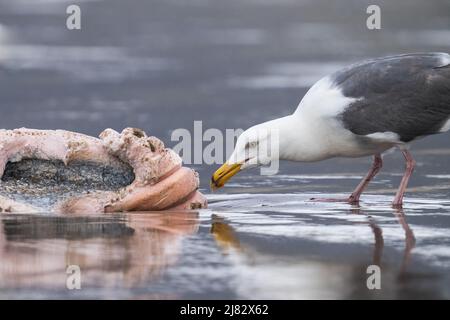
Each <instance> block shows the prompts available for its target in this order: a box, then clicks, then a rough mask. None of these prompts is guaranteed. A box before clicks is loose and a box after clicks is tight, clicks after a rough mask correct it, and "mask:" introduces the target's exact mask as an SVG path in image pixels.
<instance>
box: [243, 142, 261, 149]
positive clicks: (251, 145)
mask: <svg viewBox="0 0 450 320" xmlns="http://www.w3.org/2000/svg"><path fill="white" fill-rule="evenodd" d="M257 145H258V141H251V142H247V143H246V144H245V149H249V148H254V147H256V146H257Z"/></svg>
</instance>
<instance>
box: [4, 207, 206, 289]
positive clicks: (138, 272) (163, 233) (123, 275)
mask: <svg viewBox="0 0 450 320" xmlns="http://www.w3.org/2000/svg"><path fill="white" fill-rule="evenodd" d="M197 229H198V213H197V212H193V211H179V212H172V211H168V212H164V213H149V214H137V213H136V214H126V215H110V216H89V217H86V216H85V217H82V216H77V215H71V216H41V215H27V216H24V215H14V216H11V215H9V216H4V217H3V221H2V222H0V258H1V261H2V263H1V264H0V284H1V287H2V289H14V288H22V289H23V288H28V289H32V288H33V287H35V288H39V289H40V290H41V289H42V290H63V292H67V291H66V290H67V289H66V280H67V277H68V275H67V274H66V268H67V266H69V265H77V266H79V267H80V270H81V286H82V289H83V290H82V293H81V294H83V293H86V294H88V292H89V290H90V289H92V290H95V289H96V288H113V287H130V288H138V287H139V285H143V286H145V285H148V281H151V280H153V279H156V278H158V277H160V276H161V275H162V273H163V272H164V270H165V268H167V267H168V266H169V265H172V264H174V263H175V262H176V261H177V258H178V256H179V255H180V253H181V240H182V238H183V237H184V236H187V235H191V234H194V233H196V232H197ZM47 294H48V292H47ZM98 294H99V293H98V292H97V293H95V295H96V296H98ZM106 295H107V293H106Z"/></svg>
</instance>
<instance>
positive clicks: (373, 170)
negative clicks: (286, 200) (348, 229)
mask: <svg viewBox="0 0 450 320" xmlns="http://www.w3.org/2000/svg"><path fill="white" fill-rule="evenodd" d="M382 166H383V160H382V158H381V155H379V154H376V155H374V157H373V163H372V166H371V167H370V170H369V172H368V173H367V174H366V176H365V177H364V179H362V181H361V182H360V183H359V185H358V186H357V187H356V189H355V190H354V191H353V192H352V194H351V195H350V196H349V197H348V198H345V199H317V198H312V199H311V200H313V201H324V202H348V203H350V204H357V203H359V198H360V197H361V194H362V193H363V191H364V190H365V189H366V187H367V185H368V184H369V182H370V181H371V180H372V179H373V178H374V177H375V176H376V175H377V173H378V172H379V171H380V169H381V167H382Z"/></svg>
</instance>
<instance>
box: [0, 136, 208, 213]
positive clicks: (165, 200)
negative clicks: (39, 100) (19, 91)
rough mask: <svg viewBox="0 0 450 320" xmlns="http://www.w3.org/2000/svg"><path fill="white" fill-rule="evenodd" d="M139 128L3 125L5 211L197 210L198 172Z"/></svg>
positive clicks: (0, 153)
mask: <svg viewBox="0 0 450 320" xmlns="http://www.w3.org/2000/svg"><path fill="white" fill-rule="evenodd" d="M181 165H182V163H181V158H180V157H179V156H178V155H177V154H176V153H174V152H173V151H172V150H170V149H167V148H165V147H164V145H163V143H162V142H161V141H160V140H159V139H157V138H155V137H147V135H146V134H145V132H143V131H142V130H139V129H133V128H127V129H125V130H123V131H122V133H120V134H119V133H118V132H116V131H114V130H112V129H107V130H105V131H103V132H102V133H101V134H100V139H97V138H94V137H90V136H86V135H83V134H79V133H74V132H68V131H63V130H56V131H52V130H32V129H16V130H0V176H2V181H1V183H0V212H2V211H6V212H36V211H54V212H71V213H72V212H117V211H138V210H140V211H144V210H164V209H173V208H177V209H197V208H202V207H205V206H206V199H205V198H204V197H203V196H202V195H201V194H200V193H199V192H198V191H197V189H198V186H199V179H198V175H197V173H196V172H195V171H193V170H191V169H188V168H185V167H182V166H181Z"/></svg>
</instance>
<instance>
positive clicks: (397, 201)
mask: <svg viewBox="0 0 450 320" xmlns="http://www.w3.org/2000/svg"><path fill="white" fill-rule="evenodd" d="M402 153H403V156H404V157H405V160H406V170H405V174H404V175H403V178H402V182H400V186H399V187H398V190H397V194H396V195H395V198H394V201H393V202H392V206H393V207H394V208H401V207H402V205H403V195H404V194H405V190H406V187H407V186H408V181H409V178H410V177H411V174H412V173H413V171H414V167H415V165H416V162H415V161H414V159H413V157H412V155H411V154H410V153H409V151H408V150H402Z"/></svg>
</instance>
